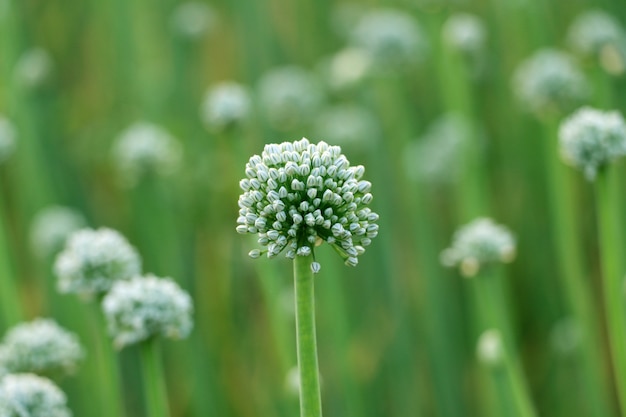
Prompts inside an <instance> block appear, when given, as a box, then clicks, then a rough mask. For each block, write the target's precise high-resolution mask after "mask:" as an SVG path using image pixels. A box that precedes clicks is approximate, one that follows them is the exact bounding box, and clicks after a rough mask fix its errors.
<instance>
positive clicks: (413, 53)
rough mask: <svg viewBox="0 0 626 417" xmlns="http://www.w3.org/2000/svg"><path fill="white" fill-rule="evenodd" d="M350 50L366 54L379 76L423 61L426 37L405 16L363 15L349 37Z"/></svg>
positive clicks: (383, 12)
mask: <svg viewBox="0 0 626 417" xmlns="http://www.w3.org/2000/svg"><path fill="white" fill-rule="evenodd" d="M350 39H351V42H352V45H353V46H356V47H357V48H362V49H363V50H364V51H366V52H367V53H368V54H369V56H370V59H371V61H372V64H373V66H374V67H375V68H376V69H377V70H379V71H382V72H388V71H397V70H402V69H406V68H409V67H411V66H414V65H415V64H419V63H421V62H422V61H424V59H425V56H426V54H427V51H428V43H427V41H426V35H425V34H424V31H423V30H422V28H421V26H420V25H419V24H418V23H417V21H416V20H415V19H414V18H413V17H412V16H411V15H410V14H408V13H404V12H401V11H398V10H392V9H380V10H373V11H370V12H368V13H365V14H364V15H363V16H362V17H361V18H360V19H359V21H358V23H357V25H356V27H355V28H354V30H353V31H352V33H351V36H350Z"/></svg>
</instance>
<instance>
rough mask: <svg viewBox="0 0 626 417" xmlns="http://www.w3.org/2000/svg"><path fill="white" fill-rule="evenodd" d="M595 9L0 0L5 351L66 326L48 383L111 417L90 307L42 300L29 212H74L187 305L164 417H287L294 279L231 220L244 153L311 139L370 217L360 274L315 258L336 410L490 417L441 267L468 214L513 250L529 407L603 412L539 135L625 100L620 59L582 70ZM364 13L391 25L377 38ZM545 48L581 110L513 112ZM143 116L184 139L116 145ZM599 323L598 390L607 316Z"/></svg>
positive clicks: (463, 304) (430, 2) (328, 393)
mask: <svg viewBox="0 0 626 417" xmlns="http://www.w3.org/2000/svg"><path fill="white" fill-rule="evenodd" d="M592 9H600V10H603V11H604V12H606V13H608V14H609V15H610V16H612V17H613V19H615V20H616V21H617V22H618V23H619V24H626V21H625V20H626V4H624V3H623V2H621V1H618V0H596V1H591V0H587V1H583V0H567V1H565V0H550V1H547V0H491V1H487V0H466V1H462V0H458V1H452V0H450V1H444V0H441V1H437V0H423V1H419V0H413V1H409V0H404V1H401V0H398V1H375V0H370V1H365V0H363V1H350V2H347V1H338V0H298V1H294V2H288V1H281V0H254V1H247V0H212V1H210V2H208V1H206V2H203V1H199V0H198V1H195V2H193V3H186V2H181V1H176V0H110V1H103V0H83V1H69V2H68V1H60V0H46V1H41V0H19V1H17V0H0V45H1V48H2V49H1V52H2V55H0V70H1V71H2V75H1V77H0V80H1V81H0V114H2V115H3V117H5V118H6V120H8V121H9V122H10V123H11V124H12V126H13V127H14V132H15V138H16V147H15V150H14V152H13V154H12V155H10V157H8V158H7V159H6V161H4V162H1V163H0V220H1V221H2V223H1V224H2V227H1V228H0V232H1V233H0V235H1V237H2V238H1V239H0V243H1V245H0V274H1V276H0V279H2V280H3V281H5V282H11V283H13V284H14V286H15V287H16V289H17V293H18V294H19V298H18V304H19V310H20V312H21V317H15V318H11V317H7V315H3V316H2V317H0V319H1V320H0V334H1V333H4V332H5V331H6V329H8V328H9V327H10V326H11V325H13V324H15V322H16V319H20V320H27V319H32V318H35V317H54V318H55V319H56V320H57V321H58V322H59V323H60V324H61V325H63V326H64V327H66V328H68V329H71V330H72V331H74V332H76V333H77V334H78V335H79V337H80V339H81V342H82V343H83V344H84V345H85V347H86V349H87V357H86V358H85V360H84V361H83V363H82V365H81V367H80V369H79V370H78V371H77V373H76V375H74V376H72V377H67V378H64V379H62V380H60V381H58V382H59V384H60V386H61V387H62V388H63V390H64V391H65V392H66V393H67V395H68V398H69V404H70V407H71V408H72V409H73V411H74V415H76V416H100V415H101V408H100V407H98V404H99V401H102V399H101V395H100V394H101V389H100V386H99V381H98V375H99V373H98V360H99V350H98V346H99V345H98V343H97V340H96V339H97V333H98V332H97V331H95V330H94V329H93V324H92V323H93V321H92V320H90V319H89V317H90V314H91V313H90V311H91V310H92V306H90V305H89V303H85V302H83V301H82V300H79V299H77V298H76V297H74V296H69V295H60V294H58V293H57V291H56V288H55V285H56V284H55V277H54V274H53V271H52V264H53V261H54V256H55V251H54V250H52V249H51V250H47V251H44V253H43V254H42V253H41V251H37V245H38V244H37V242H36V241H37V239H40V237H39V238H38V237H36V236H37V235H36V234H35V232H34V231H33V224H34V219H35V218H36V216H37V214H38V213H40V212H41V210H43V209H45V208H48V207H50V206H59V205H60V206H66V207H70V208H72V209H73V210H75V211H76V212H77V213H80V215H82V216H83V217H84V219H85V224H87V225H89V226H91V227H100V226H106V227H111V228H114V229H117V230H119V231H120V232H122V233H123V234H124V235H125V236H126V237H127V238H128V239H129V241H130V242H131V243H132V244H133V245H134V246H135V247H136V248H137V249H138V251H139V252H140V253H141V255H142V257H143V265H144V271H146V272H152V273H155V274H157V275H159V276H169V277H172V278H173V279H174V280H176V281H177V282H178V283H179V284H180V285H181V286H182V287H183V288H184V289H186V290H187V291H189V293H190V294H191V295H192V297H193V299H194V305H195V313H194V320H195V328H194V331H193V333H192V335H191V336H190V338H189V339H186V340H182V341H167V342H165V343H164V345H163V350H164V361H165V365H166V372H167V377H168V381H167V383H168V390H169V399H170V404H171V409H172V415H173V416H213V415H215V416H218V415H219V416H222V417H226V416H242V417H253V416H265V417H271V416H294V415H297V413H298V411H297V410H298V400H297V394H295V393H294V391H293V387H292V386H293V381H292V376H291V377H290V375H292V374H290V370H292V368H293V367H294V366H295V364H296V359H295V336H294V321H293V293H292V281H291V280H292V275H291V264H290V262H289V261H288V260H286V259H283V258H282V257H279V259H275V260H267V259H264V258H262V259H256V260H253V259H250V258H249V257H248V256H247V253H248V251H249V250H250V249H253V248H254V247H256V246H257V244H256V242H255V241H254V239H253V238H251V237H248V236H242V235H238V234H237V233H236V232H235V226H236V218H237V211H238V206H237V199H238V196H239V194H240V190H239V186H238V183H239V180H240V179H241V178H243V177H244V166H245V163H246V161H247V159H248V158H249V157H250V156H251V155H253V154H255V153H256V154H259V153H260V152H261V151H262V149H263V145H264V144H265V143H275V142H282V141H293V140H297V139H299V138H301V137H307V138H309V139H310V140H312V141H319V140H325V141H327V142H329V143H331V144H337V145H340V146H342V149H343V151H344V154H345V155H346V156H347V158H348V159H349V160H350V162H351V163H352V164H353V165H356V164H363V165H364V166H365V167H366V174H365V178H366V179H367V180H369V181H371V182H372V187H373V189H372V193H373V195H374V202H373V203H372V208H373V209H374V210H375V211H377V212H378V213H379V214H380V235H379V236H378V237H377V238H376V239H375V240H374V242H373V243H372V245H371V247H369V248H368V250H367V252H366V253H365V254H364V255H363V256H362V257H361V261H360V263H359V265H358V266H357V267H355V268H350V267H347V266H344V265H343V264H342V261H341V259H340V258H339V257H337V256H336V255H335V254H334V253H332V251H331V250H329V249H328V248H327V247H325V246H322V247H320V248H319V250H318V257H319V259H320V262H321V263H322V271H321V273H320V274H319V275H318V276H317V277H316V300H317V332H318V347H319V353H320V367H321V369H320V372H321V375H322V384H323V385H322V396H323V404H324V411H325V414H326V415H328V416H343V417H353V416H354V417H360V416H364V417H367V416H372V417H379V416H403V417H404V416H442V417H453V416H502V415H503V414H499V412H498V408H497V407H495V406H494V401H493V397H494V396H497V395H498V394H497V393H496V392H495V391H497V390H494V389H493V386H490V385H489V384H488V383H485V380H486V379H488V378H487V377H486V376H485V375H486V371H485V367H484V366H483V365H481V363H480V361H478V360H477V358H476V353H475V352H476V341H477V339H478V336H479V334H480V333H481V331H482V330H483V329H481V328H480V326H478V325H477V324H476V322H475V320H474V317H475V314H474V313H475V311H474V310H475V306H473V305H472V302H471V291H472V288H471V285H472V283H471V279H465V278H462V277H461V276H460V274H459V273H458V271H457V270H455V269H454V268H445V267H443V266H442V265H441V263H440V253H441V251H442V250H444V249H445V248H446V247H447V246H448V245H449V243H450V240H451V237H452V235H453V233H454V231H455V230H456V229H457V228H458V227H459V226H460V225H462V224H464V223H466V222H467V221H470V220H472V219H473V218H474V217H479V216H490V217H492V218H493V219H494V220H495V221H496V222H498V223H501V224H503V225H506V226H507V227H508V228H509V229H510V230H511V231H512V232H513V233H514V235H515V237H516V240H517V244H518V247H517V258H516V260H515V261H514V262H513V263H511V264H510V265H507V266H506V268H505V271H504V273H503V276H502V277H501V278H502V280H501V285H502V291H501V293H500V296H501V297H502V299H501V302H502V303H503V305H505V306H506V308H507V310H508V314H509V317H510V326H511V327H510V328H511V330H512V335H513V340H514V341H515V342H514V347H515V354H516V357H517V358H519V361H520V363H521V367H522V369H523V374H524V376H525V379H526V381H527V385H528V387H529V390H530V394H531V397H532V400H533V403H534V404H535V407H536V408H537V410H538V412H539V414H540V415H550V416H552V417H559V416H572V415H575V416H592V415H598V414H594V412H593V410H590V409H589V408H588V407H587V404H588V403H587V399H586V397H585V395H584V394H585V392H587V391H588V383H589V381H588V380H586V377H585V374H584V372H583V371H582V370H581V365H580V364H581V361H580V360H579V358H578V356H577V355H578V351H579V349H580V346H581V339H583V338H584V337H585V336H586V335H585V334H584V333H581V332H580V328H579V326H578V323H577V321H576V319H575V318H574V316H573V313H572V308H571V306H570V304H569V302H568V299H567V296H566V291H565V289H564V287H565V286H566V284H565V283H564V280H563V279H562V277H560V273H559V271H558V267H557V262H556V257H557V254H556V251H555V247H554V246H555V245H554V242H555V241H556V240H558V239H557V238H555V236H554V230H555V229H554V227H552V224H551V216H550V214H549V207H550V196H549V190H550V189H549V187H548V185H547V180H546V178H547V175H548V174H547V168H546V165H545V163H544V159H545V158H544V154H545V153H546V150H545V149H546V145H545V143H546V141H548V143H550V141H551V143H552V145H551V146H552V147H554V148H555V149H556V147H557V138H556V135H554V134H553V133H554V130H551V129H550V127H549V126H548V127H546V124H548V125H549V123H546V122H545V120H546V118H549V119H550V120H552V121H554V120H558V119H559V118H560V117H562V116H565V115H566V114H567V113H568V112H569V111H571V110H573V109H575V107H576V106H578V105H581V104H585V103H586V104H592V105H595V106H596V107H600V108H605V109H618V110H623V109H624V108H625V106H626V83H625V78H624V76H623V72H624V71H623V70H624V62H626V61H623V60H622V58H623V56H625V55H622V54H623V51H624V50H623V49H622V48H623V45H622V44H620V43H617V44H616V45H615V47H614V49H611V50H610V51H609V52H607V53H604V54H599V55H598V56H596V55H593V56H581V55H580V54H579V53H578V52H579V51H577V50H576V47H575V45H572V42H571V35H568V33H569V32H570V29H571V25H572V23H573V22H574V20H575V19H576V18H577V17H578V16H579V15H580V14H581V13H583V12H586V11H589V10H592ZM372 13H383V14H384V13H387V17H388V19H387V20H385V19H382V20H380V21H379V22H373V23H372V22H370V23H369V24H370V26H368V25H367V24H366V23H364V21H365V20H364V19H365V18H366V17H367V16H371V14H372ZM460 13H464V14H470V15H471V16H474V17H475V20H473V22H474V23H473V24H474V26H472V24H471V23H470V25H469V26H470V27H469V29H468V28H467V27H465V29H464V28H461V29H458V28H457V29H456V30H457V31H459V32H460V34H459V33H456V32H455V29H454V28H452V29H451V28H450V27H449V26H450V25H452V24H449V22H450V18H451V17H453V16H459V14H460ZM398 16H399V17H398ZM394 19H395V20H394ZM407 21H408V23H407ZM376 25H379V26H376ZM385 25H386V26H385ZM476 25H478V29H476ZM446 28H447V29H446ZM464 30H465V31H466V32H463V31H464ZM476 30H478V32H476ZM596 30H597V31H600V30H601V28H598V29H596ZM381 33H382V35H381ZM385 33H387V35H385ZM477 33H478V35H477ZM481 34H482V35H481ZM385 36H387V37H385ZM377 37H378V38H377ZM372 38H373V40H372ZM379 38H381V39H382V40H377V39H379ZM459 39H460V40H459ZM468 39H469V40H468ZM568 39H570V40H568ZM464 42H465V43H464ZM372 45H374V46H372ZM368 47H371V48H372V50H369V51H368V49H367V48H368ZM547 47H549V48H554V49H558V50H562V51H564V52H566V53H568V54H570V56H571V59H572V61H573V62H574V63H575V65H577V66H578V68H579V69H580V71H581V73H582V74H583V75H584V77H585V79H586V80H587V81H586V82H587V85H588V94H587V95H586V96H585V97H584V98H581V99H580V100H579V102H574V100H572V102H571V103H567V104H568V106H569V107H567V106H566V108H558V109H552V108H542V109H541V110H540V111H536V110H534V109H529V108H528V106H527V105H526V103H524V102H522V101H520V100H519V99H518V97H517V95H516V87H515V85H514V73H515V71H516V68H518V66H519V65H520V64H521V63H522V62H523V61H524V60H525V59H526V58H528V57H529V56H531V55H532V54H533V53H534V52H536V51H538V50H539V49H541V48H547ZM364 51H365V52H364ZM372 51H373V52H372ZM605 52H606V51H605ZM377 54H378V55H377ZM607 54H608V55H607ZM276 70H280V72H276ZM272 74H273V79H271V78H272ZM225 81H228V82H235V83H238V84H239V85H240V86H241V87H242V88H243V92H244V93H243V94H244V96H246V97H248V99H249V101H248V102H247V101H246V100H245V99H244V100H243V102H244V105H243V107H241V106H242V104H241V103H238V102H237V101H236V100H235V99H233V100H234V101H233V102H231V101H229V100H228V99H224V100H223V101H222V102H218V104H213V107H211V105H210V104H206V101H207V97H209V94H208V91H210V89H211V88H213V87H215V86H217V85H219V84H220V83H222V82H225ZM227 96H228V95H227ZM233 103H234V104H233ZM245 103H247V104H248V106H246V105H245ZM238 106H239V107H238ZM242 109H243V110H242ZM211 112H213V113H211ZM238 112H242V114H245V115H247V116H246V117H243V118H238V116H237V115H239V114H240V113H238ZM233 115H235V116H233ZM546 115H547V116H546ZM224 120H225V121H224ZM138 122H143V123H151V124H154V125H156V126H159V127H160V128H161V129H163V130H164V131H166V132H168V134H169V135H170V136H171V138H173V139H174V140H175V142H176V144H177V145H175V146H174V147H173V148H168V149H166V151H165V152H164V153H163V154H159V152H160V151H163V150H162V149H161V150H159V149H155V148H154V147H150V146H148V149H147V150H146V149H143V150H142V149H139V148H140V147H139V148H138V149H135V150H133V149H126V150H124V151H121V153H120V151H114V149H115V143H116V141H117V140H118V139H119V138H120V135H121V134H122V133H123V132H124V131H125V130H126V129H128V128H129V126H131V125H133V124H134V123H138ZM547 132H548V133H547ZM463 141H470V142H471V143H472V144H471V145H470V146H469V147H463V146H460V145H459V143H461V142H463ZM133 152H137V154H133ZM129 155H130V156H129ZM154 155H157V156H154ZM168 155H169V157H171V158H169V159H168ZM468 155H469V156H468ZM555 155H556V152H555ZM159 158H162V159H165V162H164V163H161V162H162V161H161V162H159ZM127 159H129V160H130V161H131V162H130V163H131V165H132V164H137V165H136V166H131V168H130V171H132V172H130V171H129V169H128V166H127V165H124V164H125V163H128V161H127ZM467 160H470V161H472V162H469V163H468V162H463V161H467ZM124 161H126V162H124ZM155 161H156V162H155ZM166 166H167V169H165V168H164V167H166ZM133 170H134V171H133ZM570 171H571V172H570ZM570 171H568V172H569V174H568V175H571V177H572V179H573V182H574V183H575V184H576V187H575V199H574V200H573V201H570V202H569V204H570V206H569V207H571V209H572V210H574V209H576V210H577V213H576V214H575V216H576V224H577V227H578V231H579V233H580V234H581V236H583V239H582V242H583V247H582V248H581V253H582V256H583V258H584V262H583V264H584V265H585V271H584V276H585V278H586V285H587V287H586V290H587V296H588V298H589V300H591V301H590V302H591V304H592V305H593V306H594V311H596V313H597V315H598V317H599V318H600V319H601V317H602V308H601V305H602V299H601V297H600V291H599V273H598V265H597V264H598V256H597V243H596V238H595V236H596V226H595V211H594V205H593V195H592V187H591V185H590V183H589V182H587V181H586V180H585V179H584V177H583V175H582V174H580V173H578V172H575V171H574V170H570ZM472 184H473V185H472ZM476 184H478V185H476ZM472 190H474V191H476V190H479V191H476V192H472ZM624 195H625V196H626V192H625V193H624ZM58 249H59V248H58V247H57V248H56V249H55V250H58ZM597 329H598V333H599V334H600V337H601V339H600V340H599V345H600V346H601V349H602V352H603V353H604V361H603V363H604V367H603V368H602V369H601V370H600V373H601V374H602V375H604V378H605V382H606V383H607V386H609V385H610V380H611V378H610V373H609V371H608V369H609V367H608V363H609V362H608V353H607V352H608V350H607V348H606V342H605V335H604V327H603V325H602V321H601V320H598V321H597ZM119 358H120V364H121V369H122V376H123V389H124V398H125V403H126V408H127V411H128V415H129V416H142V415H145V414H144V413H145V411H144V405H143V399H142V391H141V389H140V386H141V379H140V376H139V375H140V372H139V369H138V365H137V362H138V352H137V351H136V350H135V349H134V348H132V347H131V348H126V349H124V350H123V351H121V352H120V353H119ZM608 397H609V401H610V402H609V406H608V407H609V408H610V409H612V408H613V407H614V406H615V399H614V398H613V392H612V391H608ZM510 415H516V414H515V413H514V412H511V414H510ZM103 417H104V416H103ZM107 417H111V416H107Z"/></svg>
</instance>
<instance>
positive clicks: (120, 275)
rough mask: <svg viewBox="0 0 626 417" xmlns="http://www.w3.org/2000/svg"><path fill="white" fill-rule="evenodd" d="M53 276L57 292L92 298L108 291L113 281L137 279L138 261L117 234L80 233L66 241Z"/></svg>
mask: <svg viewBox="0 0 626 417" xmlns="http://www.w3.org/2000/svg"><path fill="white" fill-rule="evenodd" d="M54 272H55V274H56V276H57V287H58V289H59V291H60V292H62V293H76V294H79V295H81V296H84V297H93V296H95V295H100V294H103V293H105V292H107V291H109V289H110V288H111V286H112V285H113V283H114V282H115V281H121V280H128V279H130V278H131V277H133V276H135V275H138V274H139V273H140V272H141V259H140V258H139V255H138V254H137V251H136V250H135V248H133V247H132V246H131V245H130V244H129V243H128V241H127V240H126V239H125V238H124V236H122V235H121V234H120V233H119V232H117V231H115V230H112V229H108V228H100V229H97V230H94V229H81V230H78V231H76V232H74V233H72V235H70V237H69V238H68V240H67V243H66V245H65V248H64V249H63V251H62V252H61V253H60V254H59V255H58V256H57V258H56V262H55V264H54Z"/></svg>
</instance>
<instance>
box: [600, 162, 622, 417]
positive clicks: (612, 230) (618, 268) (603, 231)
mask: <svg viewBox="0 0 626 417" xmlns="http://www.w3.org/2000/svg"><path fill="white" fill-rule="evenodd" d="M617 173H618V171H617V167H616V166H607V167H605V168H604V170H603V171H602V172H600V174H599V175H598V178H597V179H596V203H597V217H598V233H599V246H600V261H601V269H602V275H603V276H602V290H603V294H604V306H605V317H606V320H607V328H608V333H609V344H610V348H611V358H612V362H613V375H614V378H615V386H616V392H617V396H618V400H619V406H620V410H621V415H622V416H625V415H626V316H625V309H624V307H625V303H624V285H623V284H624V262H623V261H622V256H623V253H624V241H623V236H622V233H623V229H622V227H621V226H622V223H621V212H620V210H619V191H620V189H619V185H620V183H619V178H618V177H617Z"/></svg>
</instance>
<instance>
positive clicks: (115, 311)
mask: <svg viewBox="0 0 626 417" xmlns="http://www.w3.org/2000/svg"><path fill="white" fill-rule="evenodd" d="M102 310H103V312H104V315H105V317H106V320H107V323H108V328H109V332H110V334H111V336H113V338H114V343H115V345H116V346H117V347H118V348H122V347H124V346H127V345H130V344H134V343H138V342H141V341H143V340H146V339H149V338H151V337H155V336H163V337H167V338H171V339H182V338H184V337H187V335H188V334H189V332H191V328H192V327H193V322H192V319H191V313H192V310H193V305H192V301H191V297H190V296H189V294H187V293H186V292H185V291H183V290H182V289H181V288H180V287H179V286H178V285H177V284H176V283H175V282H174V281H173V280H172V279H170V278H158V277H156V276H154V275H150V274H148V275H146V276H136V277H134V278H132V279H131V280H129V281H118V282H116V283H115V284H114V285H113V287H112V288H111V291H109V292H108V293H107V295H106V296H105V297H104V299H103V300H102Z"/></svg>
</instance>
